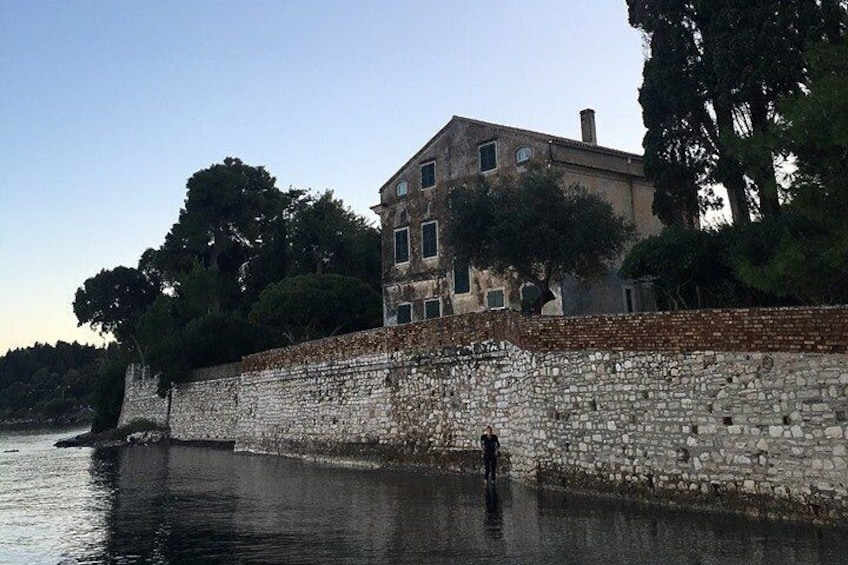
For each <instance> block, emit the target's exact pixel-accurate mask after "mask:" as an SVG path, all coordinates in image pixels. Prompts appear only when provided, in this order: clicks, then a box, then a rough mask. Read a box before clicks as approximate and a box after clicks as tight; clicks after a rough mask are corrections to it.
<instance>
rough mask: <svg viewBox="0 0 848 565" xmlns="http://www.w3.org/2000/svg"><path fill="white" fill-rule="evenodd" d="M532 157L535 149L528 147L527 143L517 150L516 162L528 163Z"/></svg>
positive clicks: (518, 163)
mask: <svg viewBox="0 0 848 565" xmlns="http://www.w3.org/2000/svg"><path fill="white" fill-rule="evenodd" d="M531 157H533V149H532V148H530V147H527V146H526V145H525V146H524V147H519V148H518V149H516V150H515V164H516V165H520V164H521V163H526V162H527V161H529V160H530V158H531Z"/></svg>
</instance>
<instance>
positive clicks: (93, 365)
mask: <svg viewBox="0 0 848 565" xmlns="http://www.w3.org/2000/svg"><path fill="white" fill-rule="evenodd" d="M100 354H101V350H98V349H97V348H95V347H92V346H90V345H80V344H78V343H76V342H75V343H65V342H62V341H59V342H57V343H56V345H55V346H52V345H42V344H36V345H34V346H32V347H27V348H23V349H15V350H12V351H9V352H8V353H7V354H6V355H4V356H3V357H0V419H35V420H39V419H46V418H59V417H64V416H65V415H68V416H71V415H73V416H74V417H76V416H78V415H79V413H80V410H81V409H84V407H86V406H87V405H88V404H89V403H90V402H91V393H92V388H93V382H94V378H95V374H96V371H97V360H98V357H99V356H100Z"/></svg>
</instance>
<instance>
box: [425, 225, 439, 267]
mask: <svg viewBox="0 0 848 565" xmlns="http://www.w3.org/2000/svg"><path fill="white" fill-rule="evenodd" d="M429 225H433V226H434V234H435V236H436V248H435V253H433V254H432V255H426V254H425V250H424V244H425V242H426V238H425V237H424V227H425V226H429ZM438 256H439V220H429V221H427V222H421V258H422V259H436V258H438Z"/></svg>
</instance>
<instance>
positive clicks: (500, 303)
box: [486, 288, 506, 310]
mask: <svg viewBox="0 0 848 565" xmlns="http://www.w3.org/2000/svg"><path fill="white" fill-rule="evenodd" d="M486 307H487V308H488V309H489V310H501V309H503V308H506V302H504V291H503V289H502V288H493V289H491V290H487V291H486Z"/></svg>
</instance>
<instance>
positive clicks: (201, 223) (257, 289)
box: [74, 157, 381, 422]
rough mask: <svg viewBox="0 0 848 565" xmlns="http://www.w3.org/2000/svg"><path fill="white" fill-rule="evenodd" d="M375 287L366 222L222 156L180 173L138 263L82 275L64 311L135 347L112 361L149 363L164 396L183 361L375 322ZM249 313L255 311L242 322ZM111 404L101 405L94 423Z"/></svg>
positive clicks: (111, 391)
mask: <svg viewBox="0 0 848 565" xmlns="http://www.w3.org/2000/svg"><path fill="white" fill-rule="evenodd" d="M304 275H309V276H307V277H305V278H304ZM334 277H335V278H334ZM309 285H314V288H309ZM266 288H267V289H277V291H276V294H274V293H271V294H267V293H266V294H263V291H264V290H265V289H266ZM379 288H380V239H379V232H378V231H377V229H375V228H374V227H373V226H371V225H370V224H369V223H368V222H367V221H366V220H365V219H364V218H361V217H359V216H358V215H356V214H355V213H354V212H352V211H351V210H349V209H348V208H346V207H345V205H344V203H343V202H342V201H340V200H338V199H335V198H333V195H332V193H331V192H326V193H323V194H318V195H312V194H308V193H306V192H305V191H302V190H294V189H289V190H287V191H281V190H279V189H278V188H277V187H276V179H275V178H274V177H273V176H271V175H270V173H268V171H266V170H265V168H264V167H256V166H251V165H248V164H245V163H243V162H242V161H241V160H239V159H235V158H231V157H228V158H226V159H225V160H224V162H223V163H219V164H215V165H212V166H210V167H208V168H206V169H203V170H201V171H198V172H196V173H194V174H193V175H192V176H191V177H190V178H189V179H188V182H187V183H186V199H185V204H184V206H183V208H182V209H181V210H180V212H179V218H178V220H177V222H176V223H175V224H174V225H173V227H172V228H171V230H170V231H169V232H168V233H167V234H166V235H165V240H164V242H163V244H162V245H161V246H160V247H159V248H156V249H148V250H146V251H145V252H144V253H143V254H142V255H141V257H140V259H139V262H138V268H137V269H132V268H128V267H116V268H114V269H111V270H103V271H101V272H100V273H98V274H97V275H95V276H93V277H91V278H89V279H87V280H86V281H85V282H84V283H83V285H82V287H81V288H80V289H79V290H78V291H77V294H76V297H75V301H74V312H75V313H76V315H77V319H78V321H79V323H80V325H82V324H90V325H91V326H92V327H94V328H96V329H98V330H99V331H101V333H105V334H109V333H111V334H112V335H113V336H114V337H115V339H116V340H117V341H118V343H119V344H120V345H121V346H123V347H124V348H131V349H135V350H136V353H135V355H134V356H128V357H127V358H126V359H122V361H124V362H128V360H129V359H136V360H140V361H142V362H146V363H148V364H150V365H151V367H152V368H153V370H154V371H155V372H157V373H158V374H159V375H160V392H164V391H165V390H167V388H168V387H169V386H170V385H171V383H174V382H179V381H180V380H182V379H184V378H186V376H187V375H188V374H189V373H190V371H191V370H192V369H196V368H200V367H204V366H209V365H215V364H219V363H225V362H230V361H237V360H239V359H240V358H241V357H242V356H243V355H245V354H248V353H252V352H255V351H259V350H262V349H267V348H270V347H277V346H280V345H284V344H289V343H291V342H293V341H299V340H302V339H312V338H316V337H323V336H325V335H332V334H333V333H338V332H343V331H352V330H355V329H363V328H365V327H370V326H373V325H378V324H379V323H380V319H381V317H380V316H379V305H380V300H379V295H378V294H377V292H378V291H379ZM286 292H289V294H286ZM281 293H282V294H281ZM261 296H271V297H272V298H273V300H272V298H266V299H265V300H264V302H263V301H262V300H261V299H260V297H261ZM281 296H284V297H285V299H284V298H281ZM375 296H376V298H375ZM260 303H261V307H260V306H259V305H260ZM375 308H376V309H377V312H378V313H377V315H375V314H374V312H375ZM253 310H256V311H259V312H263V313H264V314H262V315H259V316H258V317H254V318H253V319H249V318H248V314H250V313H251V311H253ZM271 312H273V314H271ZM310 316H315V319H314V320H312V319H310V318H309V317H310ZM103 375H106V376H104V383H106V382H111V381H109V379H112V380H114V379H118V372H117V371H116V370H114V367H111V365H109V366H104V370H103ZM120 378H121V383H122V382H123V381H122V379H123V377H122V376H121V377H120ZM120 386H122V384H121V385H120ZM118 389H119V385H118V383H117V382H115V383H114V386H107V385H106V384H103V386H102V387H101V388H100V390H102V398H104V399H110V398H111V399H112V400H114V399H115V398H116V397H117V392H116V391H117V390H118ZM119 401H120V399H118V402H119ZM112 412H114V410H112ZM112 412H109V411H108V410H107V409H105V408H104V411H103V414H104V417H103V418H101V420H102V421H103V422H110V421H111V420H112V419H113V416H114V414H113V413H112Z"/></svg>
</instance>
